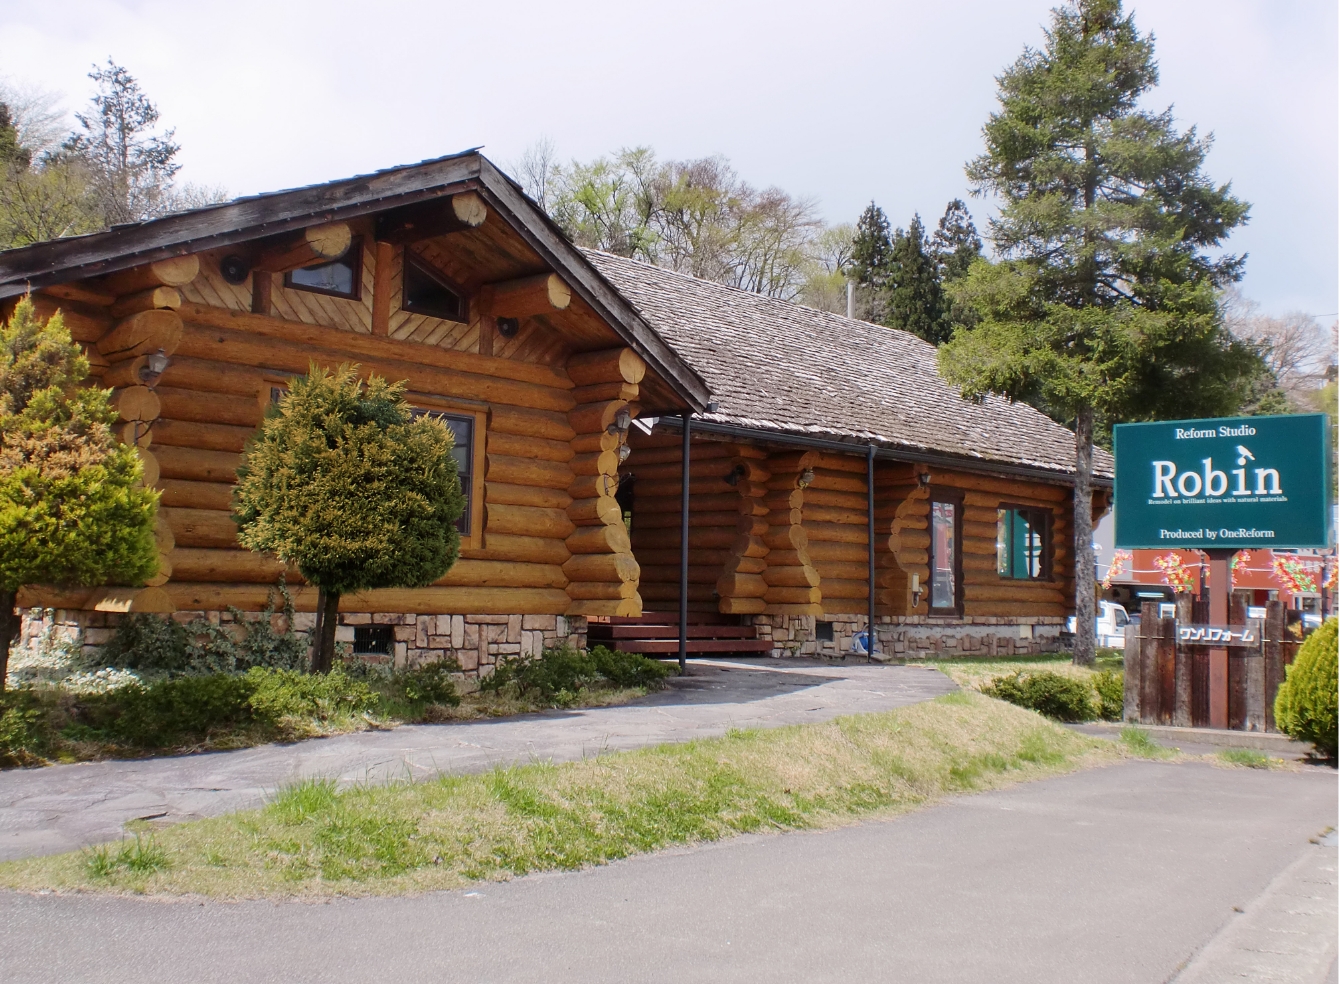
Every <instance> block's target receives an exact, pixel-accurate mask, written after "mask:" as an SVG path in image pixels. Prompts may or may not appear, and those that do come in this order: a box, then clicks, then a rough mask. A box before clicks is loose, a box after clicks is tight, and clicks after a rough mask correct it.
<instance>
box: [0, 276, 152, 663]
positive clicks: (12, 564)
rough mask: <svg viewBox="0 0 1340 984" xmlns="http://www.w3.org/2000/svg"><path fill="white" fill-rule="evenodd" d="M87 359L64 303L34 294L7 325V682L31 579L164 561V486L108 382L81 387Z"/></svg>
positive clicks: (55, 579)
mask: <svg viewBox="0 0 1340 984" xmlns="http://www.w3.org/2000/svg"><path fill="white" fill-rule="evenodd" d="M87 376H88V359H86V358H85V357H84V354H83V351H82V350H81V349H80V348H79V346H78V345H76V344H74V343H73V342H72V341H71V340H70V333H69V332H68V331H67V330H66V329H65V324H64V322H63V320H62V318H61V316H60V314H59V312H58V313H56V314H55V315H53V316H52V317H51V319H50V320H49V321H48V322H47V323H46V324H43V323H42V322H41V321H39V320H38V318H37V317H36V315H35V313H34V311H33V305H32V302H31V301H30V300H29V299H28V298H26V297H25V298H23V299H22V300H21V301H19V303H18V306H17V307H16V308H15V309H14V314H13V316H12V317H11V318H10V319H9V322H8V323H7V324H6V325H5V326H4V327H3V328H2V329H0V690H3V689H4V681H5V674H6V672H7V671H8V667H9V649H10V645H11V643H12V641H13V639H14V637H15V636H16V635H17V633H18V631H19V625H20V615H19V613H18V611H17V610H16V603H17V600H18V592H19V589H20V588H22V587H23V586H24V585H28V584H53V585H61V586H75V585H78V586H94V585H101V584H139V583H142V582H143V581H144V580H145V578H148V577H151V576H153V575H154V574H155V573H157V571H158V550H157V548H156V546H155V544H154V532H153V527H154V513H155V511H156V509H157V505H158V493H157V492H154V491H152V490H150V489H146V488H144V487H143V485H142V479H143V477H144V468H143V465H142V464H141V463H140V459H139V456H138V455H137V454H136V453H135V449H134V448H133V447H131V446H129V445H126V444H121V443H118V442H117V441H116V439H115V438H114V437H113V436H112V428H111V425H112V422H113V421H114V420H115V419H116V411H115V410H114V409H112V407H111V402H110V401H111V394H110V392H109V391H107V390H101V389H96V388H88V387H83V386H80V384H81V383H82V382H84V380H85V378H86V377H87Z"/></svg>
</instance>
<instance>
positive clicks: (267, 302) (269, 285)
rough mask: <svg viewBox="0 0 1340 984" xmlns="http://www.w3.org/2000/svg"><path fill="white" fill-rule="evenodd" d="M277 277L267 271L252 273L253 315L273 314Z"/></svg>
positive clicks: (253, 271)
mask: <svg viewBox="0 0 1340 984" xmlns="http://www.w3.org/2000/svg"><path fill="white" fill-rule="evenodd" d="M274 287H275V275H274V274H273V273H270V272H269V271H267V270H252V271H251V313H252V314H273V313H274V311H273V303H272V298H273V296H274Z"/></svg>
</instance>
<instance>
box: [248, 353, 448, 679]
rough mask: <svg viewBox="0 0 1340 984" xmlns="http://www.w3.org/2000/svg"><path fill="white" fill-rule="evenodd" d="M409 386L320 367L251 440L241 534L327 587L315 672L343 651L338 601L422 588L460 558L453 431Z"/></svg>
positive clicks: (297, 383) (351, 369) (320, 608)
mask: <svg viewBox="0 0 1340 984" xmlns="http://www.w3.org/2000/svg"><path fill="white" fill-rule="evenodd" d="M403 393H404V384H403V383H396V384H389V383H387V382H386V381H385V380H384V379H380V378H378V377H376V376H373V377H372V378H371V379H369V380H368V381H367V382H366V383H364V382H363V381H361V380H360V379H359V378H358V367H357V366H348V365H345V366H341V367H340V368H339V369H338V370H336V371H335V372H331V371H329V370H326V369H319V368H317V367H316V366H315V365H313V366H312V368H311V370H310V371H309V372H308V374H307V375H306V376H305V377H302V378H299V379H295V380H294V381H293V386H292V388H291V390H290V391H289V392H288V393H287V394H286V395H285V396H284V397H283V398H282V399H281V400H280V402H279V404H278V406H277V407H274V408H273V409H272V410H271V411H270V414H269V416H268V417H267V418H266V420H265V422H264V423H263V424H262V425H261V428H260V431H259V432H258V433H257V434H256V436H255V438H253V439H252V441H251V443H250V444H249V445H248V446H247V449H246V453H245V455H244V457H243V465H242V467H241V468H239V469H238V473H237V477H238V484H237V488H236V490H235V492H234V494H233V501H234V516H235V518H236V521H237V525H238V529H239V532H238V537H237V538H238V542H240V543H241V544H242V545H243V546H245V547H249V548H250V549H252V550H256V551H260V552H264V553H269V554H273V555H274V556H276V557H278V558H279V559H280V560H282V561H284V562H286V563H291V564H294V565H296V566H297V568H298V571H299V572H300V573H301V574H302V576H303V578H305V579H306V581H307V583H309V584H313V585H315V586H316V587H317V588H318V590H319V595H318V602H317V633H316V635H317V638H316V644H315V645H314V647H313V650H312V671H313V672H320V673H326V672H329V671H330V669H331V665H332V661H333V658H334V653H335V626H336V621H337V618H338V612H339V606H340V597H341V596H342V595H344V594H348V593H350V592H355V591H365V590H368V589H371V588H419V587H425V586H427V585H429V584H432V583H433V582H434V581H436V580H437V579H438V578H440V577H441V576H442V575H443V574H445V573H446V572H447V571H448V570H450V569H451V566H452V564H454V563H455V562H456V558H457V556H458V554H459V552H460V534H459V533H457V531H456V521H457V519H459V518H460V515H461V511H462V509H463V508H464V505H465V500H464V498H463V496H462V495H461V485H460V480H459V478H458V477H457V474H456V461H455V459H454V458H453V457H452V454H451V449H452V445H453V440H452V434H451V431H450V430H449V429H448V428H447V426H446V425H445V424H444V423H443V422H441V421H439V420H434V419H431V418H429V417H420V418H418V419H415V418H413V417H412V416H411V413H410V408H409V406H408V404H406V403H405V400H404V397H403Z"/></svg>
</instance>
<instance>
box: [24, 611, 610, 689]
mask: <svg viewBox="0 0 1340 984" xmlns="http://www.w3.org/2000/svg"><path fill="white" fill-rule="evenodd" d="M260 617H261V615H260V614H258V613H255V612H246V613H243V615H242V618H244V619H247V620H254V619H258V618H260ZM122 618H124V616H123V615H120V614H117V613H114V612H90V611H75V610H52V609H41V608H33V609H30V610H28V611H26V612H24V613H23V622H22V627H21V629H20V637H19V640H18V647H19V648H30V649H38V648H40V647H42V646H43V645H46V646H53V645H61V646H64V645H71V644H73V645H78V646H80V647H81V648H82V650H83V656H84V658H85V659H86V660H88V661H90V662H93V663H96V662H97V652H98V648H99V647H101V646H102V645H104V644H105V643H106V642H107V641H108V640H109V639H111V637H112V634H113V632H115V630H116V625H117V623H118V622H119V621H120V620H121V619H122ZM172 618H174V619H175V620H177V621H178V622H182V623H187V622H191V621H193V620H195V619H197V618H203V619H206V620H208V621H210V622H212V623H214V624H215V625H229V624H232V623H233V622H235V621H237V616H235V615H233V613H231V612H177V613H176V614H175V615H173V616H172ZM271 621H272V623H273V625H274V628H275V630H276V631H279V632H282V631H285V630H286V629H287V626H286V625H285V624H284V622H285V619H284V616H283V615H272V616H271ZM293 622H294V624H293V630H294V631H295V632H297V633H299V634H303V635H310V634H311V632H312V631H313V630H314V629H315V628H316V615H315V613H313V612H298V613H297V614H296V615H295V616H294V618H293ZM360 625H389V626H391V630H392V639H393V641H392V644H391V649H392V651H391V653H389V654H388V656H369V657H368V658H369V659H372V660H377V661H385V660H387V659H388V657H389V659H390V660H392V661H394V663H395V665H396V667H397V668H402V669H403V668H405V667H414V666H420V665H422V664H425V663H434V662H437V661H439V660H442V659H450V658H454V659H456V660H457V661H458V662H459V663H460V664H461V669H462V670H464V671H465V674H466V676H487V675H488V674H489V673H492V672H493V667H494V666H495V665H496V664H497V662H498V659H499V658H500V657H503V656H509V655H518V654H523V653H524V654H526V655H539V653H540V651H541V650H543V649H546V648H548V647H551V646H561V645H563V644H564V643H568V644H569V645H572V646H575V647H577V648H578V649H583V648H585V647H586V619H585V618H584V617H582V616H567V615H415V614H412V613H407V614H403V615H402V614H387V613H377V614H368V613H359V612H341V613H340V624H339V626H338V627H337V628H336V629H335V642H336V644H337V645H341V644H342V645H344V646H348V647H349V648H350V649H352V647H353V644H354V629H355V628H356V627H357V626H360Z"/></svg>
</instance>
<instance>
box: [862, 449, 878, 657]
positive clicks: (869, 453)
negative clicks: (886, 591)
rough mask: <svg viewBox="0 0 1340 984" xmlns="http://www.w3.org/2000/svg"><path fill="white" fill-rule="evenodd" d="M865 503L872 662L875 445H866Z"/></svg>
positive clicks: (868, 646) (872, 654) (870, 654)
mask: <svg viewBox="0 0 1340 984" xmlns="http://www.w3.org/2000/svg"><path fill="white" fill-rule="evenodd" d="M865 492H866V495H865V505H866V536H867V545H868V546H869V548H870V549H869V555H868V557H867V560H868V561H869V564H870V581H869V585H870V616H869V618H870V620H869V621H868V622H867V623H866V627H865V661H866V662H867V663H869V662H872V661H873V660H874V658H875V646H876V643H875V639H876V638H877V636H876V634H875V446H874V445H873V444H868V445H866V456H865Z"/></svg>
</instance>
